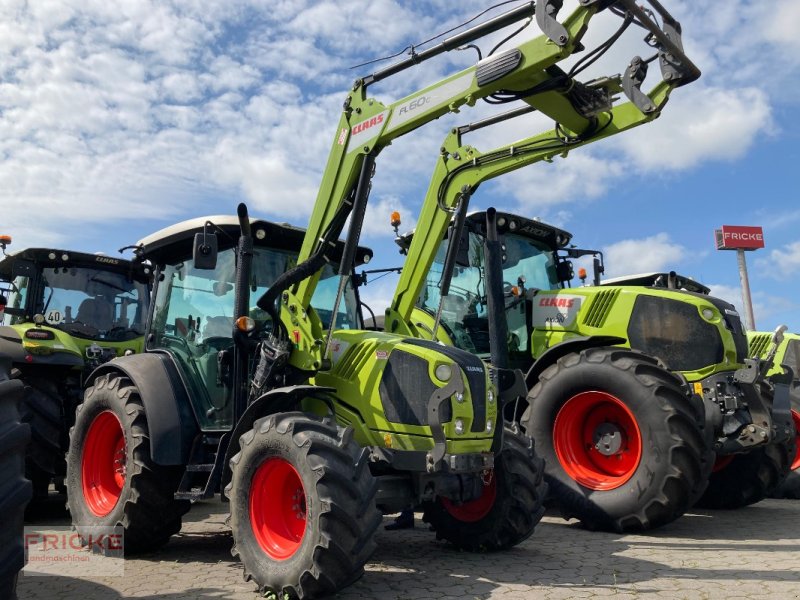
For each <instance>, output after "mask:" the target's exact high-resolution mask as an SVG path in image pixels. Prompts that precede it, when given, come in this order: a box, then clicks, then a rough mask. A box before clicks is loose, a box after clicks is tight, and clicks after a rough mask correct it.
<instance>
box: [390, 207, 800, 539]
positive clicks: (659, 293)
mask: <svg viewBox="0 0 800 600" xmlns="http://www.w3.org/2000/svg"><path fill="white" fill-rule="evenodd" d="M409 237H411V236H410V235H407V236H405V238H406V239H404V238H403V237H401V238H399V242H400V244H401V247H404V246H408V245H409V240H408V239H407V238H409ZM571 237H572V236H571V234H570V233H568V232H567V231H565V230H563V229H561V228H558V227H553V226H550V225H548V224H546V223H543V222H542V221H540V220H534V219H528V218H524V217H521V216H519V215H515V214H510V213H502V212H497V213H494V211H486V212H475V213H472V214H470V215H469V216H468V217H467V218H466V219H465V225H464V227H463V229H462V233H461V234H460V236H459V237H453V238H452V239H453V240H455V242H453V244H452V245H453V246H454V247H456V246H457V248H458V250H457V251H456V252H455V255H456V256H457V257H458V258H457V259H456V262H455V265H454V267H453V268H452V269H451V270H450V271H449V272H448V271H447V269H446V266H447V265H446V260H445V256H446V254H447V251H448V249H449V246H450V245H451V242H450V241H449V240H445V241H443V243H442V248H440V252H439V255H438V258H437V263H438V266H437V267H436V268H434V269H432V270H431V275H430V277H429V280H428V284H427V286H426V288H425V289H424V290H423V292H422V293H421V294H420V295H419V297H418V302H417V310H416V311H415V313H414V314H413V316H412V321H414V322H415V323H416V324H417V328H418V330H420V331H423V332H425V331H427V332H428V336H429V337H430V336H431V333H433V332H435V333H436V338H437V339H440V340H443V341H446V342H447V343H452V344H454V345H456V346H457V347H462V348H465V349H468V350H469V351H471V352H474V353H476V354H477V355H479V356H484V357H487V358H488V357H489V356H490V352H491V351H492V346H493V345H499V346H501V350H502V354H503V356H504V360H505V361H507V363H508V364H510V365H515V366H518V367H520V368H524V369H525V370H526V382H527V386H528V389H529V393H528V396H527V399H526V400H525V401H523V402H519V403H518V404H517V405H515V406H513V407H510V408H511V410H510V411H509V413H508V414H507V415H506V416H507V418H510V419H515V420H520V421H521V422H522V424H523V425H524V427H525V430H526V431H527V432H528V433H530V434H532V436H533V438H534V440H535V442H536V447H537V449H538V450H539V451H540V452H541V453H542V455H543V456H544V457H545V459H546V464H547V468H546V479H547V480H548V482H549V484H550V491H551V493H552V499H553V501H554V502H555V503H556V504H557V505H558V506H559V507H560V508H561V510H562V512H563V514H564V515H565V516H566V517H577V518H579V519H580V520H581V521H582V522H583V524H584V525H586V526H587V527H589V528H601V529H610V530H614V531H632V530H640V529H646V528H650V527H655V526H657V525H660V524H664V523H666V522H669V521H671V520H673V519H674V518H676V517H677V516H680V514H682V513H683V512H684V511H685V510H686V509H688V508H689V507H690V506H692V505H694V504H698V505H700V506H706V507H715V508H737V507H741V506H745V505H748V504H751V503H754V502H757V501H759V500H761V499H763V498H764V497H766V495H767V494H768V493H769V492H770V491H771V490H772V489H774V488H775V486H777V485H778V484H779V483H780V481H781V480H782V478H783V477H784V476H785V474H786V472H787V469H788V465H789V457H790V456H791V455H793V453H794V450H793V443H794V440H793V439H790V436H789V435H788V433H789V428H790V426H791V418H790V416H789V398H788V396H789V394H788V385H786V384H785V382H783V383H778V382H774V381H772V382H771V381H768V380H767V379H766V378H765V372H766V371H767V370H768V369H769V368H770V366H771V364H772V363H771V361H770V360H766V361H760V360H757V359H756V360H751V359H749V358H748V356H749V352H748V347H747V338H746V335H745V332H744V329H743V327H742V324H741V322H740V319H739V315H738V313H737V312H736V310H735V308H734V306H733V305H731V304H729V303H727V302H725V301H723V300H720V299H718V298H714V297H713V296H709V295H707V292H708V288H705V286H702V284H698V283H697V282H694V281H693V280H690V279H689V278H685V277H681V276H677V275H676V274H675V273H663V274H651V275H639V276H631V277H628V278H619V279H616V280H613V281H612V280H609V281H606V282H603V284H602V285H600V286H597V285H592V286H581V287H575V288H568V287H567V286H568V285H570V282H571V281H572V279H573V277H574V273H573V266H572V262H571V259H573V258H578V257H581V256H587V255H594V256H595V258H596V260H595V264H596V265H597V267H598V268H596V269H595V277H594V280H595V283H599V273H600V272H602V270H603V269H604V266H603V262H602V255H601V253H599V252H597V251H591V250H580V249H577V248H574V247H573V246H571V244H570V241H571ZM492 239H496V240H497V243H499V244H500V247H501V259H500V261H499V267H498V268H499V270H500V274H499V275H497V276H496V283H495V285H494V286H492V280H491V279H490V275H491V268H492V263H491V260H490V256H489V254H488V253H487V252H486V251H485V250H484V243H486V241H487V240H492ZM442 277H449V279H448V281H449V286H450V287H449V290H450V294H449V296H447V297H442V296H441V294H440V292H439V291H438V290H439V287H440V285H441V284H440V279H441V278H442ZM495 288H496V289H497V290H499V294H500V296H501V298H500V299H498V301H497V305H496V306H499V308H496V309H495V310H499V312H502V313H503V314H504V315H505V321H506V323H507V328H506V331H505V332H504V334H503V336H502V337H500V338H495V339H494V340H493V339H492V338H491V336H490V335H489V334H488V331H487V326H486V316H487V312H490V311H491V310H492V309H491V308H490V307H491V305H490V304H489V297H490V295H491V293H492V290H493V289H495ZM690 290H692V291H690ZM437 320H438V321H439V323H440V324H439V327H438V328H436V329H435V324H436V321H437ZM773 396H774V397H773ZM792 430H793V428H792ZM791 437H794V436H791Z"/></svg>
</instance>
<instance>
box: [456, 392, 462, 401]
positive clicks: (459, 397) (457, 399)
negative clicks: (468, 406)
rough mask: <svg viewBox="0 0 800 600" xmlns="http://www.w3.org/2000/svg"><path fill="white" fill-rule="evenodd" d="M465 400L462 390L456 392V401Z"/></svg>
mask: <svg viewBox="0 0 800 600" xmlns="http://www.w3.org/2000/svg"><path fill="white" fill-rule="evenodd" d="M463 401H464V394H462V393H461V392H456V402H463Z"/></svg>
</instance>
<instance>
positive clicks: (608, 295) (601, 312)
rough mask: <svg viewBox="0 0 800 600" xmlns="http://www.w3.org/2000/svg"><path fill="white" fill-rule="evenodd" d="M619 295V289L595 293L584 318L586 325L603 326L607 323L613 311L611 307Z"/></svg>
mask: <svg viewBox="0 0 800 600" xmlns="http://www.w3.org/2000/svg"><path fill="white" fill-rule="evenodd" d="M617 296H619V290H603V291H601V292H598V293H597V294H595V296H594V299H593V300H592V303H591V304H590V305H589V308H588V310H587V311H586V316H585V317H584V319H583V323H584V325H586V326H587V327H602V326H603V325H605V322H606V318H607V317H608V314H609V313H610V312H611V307H612V306H613V305H614V301H615V300H616V299H617Z"/></svg>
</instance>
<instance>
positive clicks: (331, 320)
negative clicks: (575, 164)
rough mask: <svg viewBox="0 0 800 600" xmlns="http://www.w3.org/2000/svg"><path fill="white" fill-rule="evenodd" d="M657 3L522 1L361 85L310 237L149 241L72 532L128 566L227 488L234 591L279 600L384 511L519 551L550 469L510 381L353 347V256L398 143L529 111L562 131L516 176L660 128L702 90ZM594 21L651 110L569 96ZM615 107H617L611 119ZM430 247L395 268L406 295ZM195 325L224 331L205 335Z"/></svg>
mask: <svg viewBox="0 0 800 600" xmlns="http://www.w3.org/2000/svg"><path fill="white" fill-rule="evenodd" d="M649 3H650V4H652V6H653V7H654V9H653V10H654V11H655V12H658V13H659V17H658V19H657V20H658V21H660V22H661V23H663V27H664V29H663V30H662V28H661V27H660V26H659V25H658V24H657V23H656V22H655V21H654V20H653V18H652V17H653V15H654V13H653V12H649V13H648V12H646V11H644V10H643V9H641V8H640V7H639V6H638V5H637V4H636V3H635V2H634V1H633V0H617V1H605V0H597V1H595V0H583V1H582V2H581V6H580V7H578V8H577V9H576V10H575V11H573V13H572V14H570V15H568V16H567V18H565V19H564V20H563V21H558V20H557V16H558V12H559V9H560V8H561V2H560V1H558V0H542V1H541V2H537V3H536V6H534V4H533V3H527V4H525V5H522V6H520V7H518V8H515V9H512V10H509V11H507V12H506V13H503V14H501V15H498V16H496V17H494V18H492V19H490V20H488V21H486V22H484V23H482V24H479V25H476V26H474V27H472V28H470V29H467V30H465V31H463V32H460V33H458V34H455V35H454V36H452V37H451V38H448V39H446V40H444V41H443V42H441V43H440V44H438V45H435V46H432V47H430V48H428V49H425V50H421V51H415V52H414V53H413V56H411V57H408V58H407V59H404V60H402V61H400V62H398V63H395V64H393V65H390V66H388V67H386V68H384V69H382V70H380V71H377V72H375V73H372V74H371V75H369V76H367V77H364V78H360V79H358V80H357V81H356V82H355V84H354V85H353V87H352V89H351V90H350V91H349V92H348V94H347V97H346V99H345V102H344V105H343V111H342V114H341V117H340V120H339V123H338V126H337V129H336V134H335V137H334V141H333V144H332V147H331V152H330V155H329V159H328V163H327V165H326V168H325V172H324V174H323V178H322V182H321V185H320V189H319V193H318V196H317V201H316V204H315V206H314V210H313V212H312V215H311V218H310V220H309V224H308V229H307V230H306V231H305V232H304V233H303V232H300V233H299V234H289V233H287V231H286V230H285V229H284V230H282V229H281V228H280V227H277V228H276V226H274V225H271V224H268V223H266V222H251V221H250V219H249V217H248V215H247V211H246V208H245V207H244V206H240V208H239V214H238V224H236V225H232V224H231V223H229V222H224V220H223V219H218V218H212V219H208V220H206V221H205V222H202V223H200V224H195V225H194V226H193V227H191V228H189V227H182V228H180V230H179V231H169V230H168V231H165V232H160V233H159V234H154V235H153V236H150V237H149V238H146V239H145V240H143V241H142V244H141V249H140V250H139V254H140V258H141V259H142V260H147V261H149V262H150V263H151V264H152V265H153V266H154V269H155V274H154V277H155V282H156V283H155V289H154V291H153V302H152V307H151V311H150V317H149V319H148V325H149V329H148V332H147V335H146V348H145V352H143V353H141V354H135V355H131V356H127V357H121V358H118V359H116V360H114V361H111V362H108V363H106V364H104V365H101V366H100V367H99V368H98V369H96V370H95V371H94V373H93V374H92V376H91V377H90V379H89V387H88V388H87V390H86V393H85V396H84V402H83V404H82V405H81V406H80V407H79V408H78V411H77V414H76V421H75V425H74V427H73V428H72V431H71V434H70V450H69V461H68V467H67V486H68V488H69V503H70V512H71V513H72V517H73V521H74V524H75V527H76V528H77V530H78V532H79V533H81V534H84V532H87V531H89V529H88V528H89V527H92V526H97V525H101V526H122V527H123V529H124V531H125V545H126V550H144V549H151V548H154V547H156V546H158V545H160V544H162V543H164V542H166V541H167V540H168V538H169V537H170V535H171V534H172V533H174V532H175V531H177V530H178V529H179V528H180V520H181V515H182V514H183V513H184V512H185V511H186V510H187V509H188V501H189V500H191V499H193V498H204V497H209V496H211V495H213V494H215V493H216V492H219V491H221V490H224V494H225V495H226V496H227V498H228V499H229V501H230V519H229V524H230V526H231V529H232V533H233V540H234V550H233V552H234V554H235V555H236V556H238V557H239V558H240V559H241V561H242V563H243V566H244V571H245V576H246V578H247V579H248V580H253V581H254V582H255V583H256V584H257V586H258V588H259V591H260V592H261V593H273V594H274V595H276V596H288V597H290V598H310V597H319V596H324V595H328V594H331V593H334V592H336V591H337V590H339V589H341V588H343V587H344V586H346V585H349V584H350V583H352V582H353V581H355V580H356V579H357V578H358V577H360V575H361V574H362V573H363V567H364V564H365V562H366V561H367V559H368V558H369V556H370V554H371V552H372V549H373V546H374V532H375V530H376V528H377V527H378V526H379V524H380V522H381V513H394V512H398V511H400V510H404V509H408V508H420V509H421V510H423V511H424V517H423V518H424V519H425V520H426V521H427V522H428V523H429V524H430V526H431V527H432V528H433V529H434V530H435V532H436V535H437V538H440V539H444V540H446V541H448V542H449V543H451V544H453V545H454V546H456V547H457V548H460V549H464V550H468V551H490V550H502V549H505V548H509V547H512V546H514V545H516V544H518V543H520V542H521V541H523V540H525V539H527V538H528V537H529V536H530V535H531V534H532V533H533V531H534V529H535V526H536V524H537V523H538V521H539V519H540V518H541V515H542V513H543V507H542V504H543V498H544V494H545V491H546V485H545V484H544V482H543V463H542V460H541V459H540V458H538V457H537V455H536V453H535V452H534V447H533V443H532V441H531V439H530V438H529V437H528V436H526V435H523V434H522V433H521V432H520V430H519V428H518V427H517V426H516V424H514V423H508V424H504V423H503V419H502V413H503V410H504V406H506V405H508V404H511V403H512V400H514V399H516V398H517V397H519V396H520V395H522V396H524V394H525V393H526V388H525V385H524V379H523V375H522V372H521V371H519V370H513V369H505V368H496V367H494V366H490V365H487V364H486V363H484V362H483V361H482V360H481V359H480V358H479V357H477V356H475V355H474V354H472V353H470V352H467V351H465V350H462V349H458V348H454V347H448V346H444V345H441V344H438V343H436V342H433V341H429V340H422V339H419V338H418V337H415V336H409V335H408V334H406V333H405V332H397V333H390V332H378V331H373V330H366V329H364V326H363V323H362V322H361V319H360V316H359V311H358V310H357V303H356V299H355V298H354V295H355V290H354V289H353V287H354V286H353V270H354V266H355V265H357V264H359V263H360V262H363V261H364V258H365V256H364V255H362V254H361V250H360V249H359V246H358V242H359V238H360V233H361V228H362V225H363V220H364V215H365V212H366V208H367V203H368V199H369V192H370V187H371V179H372V177H373V175H374V171H375V167H376V161H377V157H378V155H379V154H380V152H381V151H382V150H383V149H384V148H385V147H386V146H388V145H390V144H391V143H392V142H393V141H394V140H395V139H397V138H399V137H401V136H403V135H405V134H407V133H409V132H411V131H414V130H415V129H417V128H419V127H421V126H423V125H425V124H428V123H430V122H432V121H435V120H436V119H438V118H439V117H441V116H443V115H445V114H447V113H451V112H457V111H458V110H460V109H466V108H467V107H470V106H472V105H473V104H475V103H476V102H478V101H480V100H482V99H487V101H488V100H491V101H492V102H494V103H505V102H513V101H522V103H523V104H525V106H523V107H522V111H521V112H519V113H518V114H523V113H524V112H530V111H531V110H534V109H536V110H539V111H542V112H544V113H545V114H547V115H548V116H551V117H552V118H553V119H554V120H555V121H556V122H557V125H556V126H555V127H554V128H553V129H550V130H548V131H545V132H543V133H541V134H539V135H537V136H534V137H532V138H529V139H528V140H527V141H526V143H525V144H524V145H523V147H521V148H519V149H518V150H519V155H520V156H523V157H525V160H553V159H555V158H557V157H559V156H563V155H565V153H566V152H568V151H569V150H570V149H572V148H577V147H580V146H582V145H586V144H588V143H591V142H594V141H597V140H601V139H604V138H606V137H608V136H610V135H613V134H615V133H619V132H621V131H625V130H627V129H629V128H631V127H635V126H637V125H640V124H643V123H647V122H649V121H651V120H653V119H655V118H656V117H657V116H658V115H659V114H660V110H661V107H663V106H664V104H665V103H666V101H667V99H668V97H669V95H670V93H671V91H672V90H673V89H674V88H675V87H677V86H679V85H683V84H685V83H688V82H690V81H693V80H694V79H696V78H697V77H698V76H699V71H698V70H697V69H696V67H695V66H694V65H693V64H692V63H691V62H690V61H689V60H688V59H687V58H686V57H685V55H684V54H683V51H682V49H681V46H680V27H679V25H678V24H677V23H676V22H675V21H674V20H673V19H672V18H671V17H670V15H669V14H668V13H666V11H664V9H663V8H662V7H661V6H660V4H659V3H658V2H656V1H655V0H651V1H650V2H649ZM599 13H603V14H605V15H608V16H609V17H610V18H611V19H617V18H620V21H619V23H620V29H621V30H624V29H625V28H627V27H629V26H636V27H643V28H644V29H646V30H647V31H648V32H649V36H648V42H649V45H648V47H649V48H650V50H649V51H653V52H654V56H653V59H659V64H660V65H661V68H662V74H663V78H662V80H661V81H660V82H659V83H657V84H656V86H655V87H654V90H653V91H652V92H651V93H650V94H645V93H644V92H642V91H641V84H642V82H643V80H644V77H645V73H646V70H647V65H648V64H649V62H650V60H649V59H645V60H642V59H636V60H633V61H632V62H631V64H630V65H628V68H627V69H626V74H625V76H618V77H610V78H603V79H599V80H592V81H591V82H589V83H582V82H580V81H578V80H577V79H576V75H577V74H578V72H579V67H576V68H575V70H574V71H573V72H571V73H568V72H565V71H564V70H562V69H560V68H559V67H558V65H557V63H559V62H560V61H563V60H565V59H568V58H570V57H571V56H572V55H573V54H574V53H576V52H580V51H582V50H584V49H585V48H584V46H583V44H582V43H581V40H582V38H583V36H584V34H585V32H586V31H587V28H588V25H589V22H590V21H591V19H592V18H593V17H594V16H595V15H597V14H599ZM534 18H535V20H536V22H537V24H539V26H540V28H541V29H542V30H543V31H544V35H541V36H539V37H537V38H534V39H531V40H529V41H526V42H524V43H522V44H521V45H519V46H518V47H516V48H512V49H509V50H507V51H503V52H498V53H489V55H487V56H486V57H483V58H482V59H480V60H479V62H478V63H477V64H476V65H474V66H472V67H469V68H467V69H464V70H463V71H461V72H458V73H455V74H453V75H451V76H449V77H446V78H445V79H443V80H442V81H440V82H437V83H435V84H433V85H431V86H428V87H426V88H424V89H421V90H418V91H416V92H413V93H412V94H411V95H409V96H407V97H405V98H402V99H400V100H398V101H396V102H393V103H391V104H383V103H382V102H380V101H378V100H376V99H374V98H372V97H369V96H368V94H367V91H368V89H369V88H370V87H371V86H372V85H374V84H377V83H378V82H380V81H382V80H386V79H387V78H389V77H391V76H393V75H394V74H396V73H400V72H402V71H405V70H406V69H407V68H410V67H413V66H415V65H418V64H420V63H422V62H425V61H427V60H428V59H431V58H433V57H435V56H438V55H440V54H442V53H444V52H447V51H449V50H453V49H456V48H461V47H463V46H465V45H470V47H476V46H475V44H474V42H475V41H477V40H478V39H479V38H482V37H485V36H487V35H490V34H494V33H496V32H498V31H500V30H501V29H504V28H506V27H509V26H514V25H516V26H517V29H519V24H520V23H522V24H523V25H527V24H529V23H531V22H532V21H533V19H534ZM616 37H617V36H615V37H614V38H612V40H611V41H609V42H608V43H605V44H603V45H602V46H600V47H599V48H598V49H597V52H593V53H590V54H588V56H589V57H590V58H592V57H595V56H596V55H597V54H602V53H603V52H604V51H605V50H606V49H607V48H608V46H610V45H611V43H612V42H613V41H614V40H615V39H616ZM654 47H655V50H652V49H653V48H654ZM622 93H624V94H625V95H626V96H627V97H628V98H629V102H626V103H624V104H621V105H619V106H613V105H614V103H615V100H616V97H617V96H618V95H619V94H622ZM440 161H441V162H444V163H445V165H446V166H445V167H444V168H445V169H449V168H453V169H458V168H459V167H460V166H462V165H464V164H466V163H467V161H468V162H469V163H472V157H471V156H468V154H454V153H452V152H450V151H449V149H448V150H447V151H446V152H443V154H442V156H441V157H440ZM477 162H481V161H477ZM468 196H469V190H462V191H461V193H460V194H459V195H458V196H457V197H454V198H448V199H447V200H446V202H445V203H444V204H440V203H439V202H438V201H437V199H436V198H435V197H433V198H430V199H429V200H430V201H428V202H426V203H425V205H424V207H423V210H422V215H421V219H420V220H421V221H424V220H426V219H428V217H432V218H430V221H429V222H430V224H431V227H430V231H431V235H432V236H433V239H437V240H439V241H440V240H441V239H442V236H443V235H444V233H445V230H446V228H447V225H448V223H449V220H450V215H451V214H452V212H453V211H455V210H457V207H458V206H459V205H466V203H467V202H466V200H467V199H468ZM348 221H349V229H348V230H347V233H346V235H345V237H344V241H342V242H340V241H338V240H339V239H340V237H341V235H342V233H343V232H344V229H345V225H346V224H347V223H348ZM281 244H285V246H281ZM276 247H278V248H281V247H283V248H287V249H291V250H292V251H296V249H297V248H299V254H297V264H296V265H295V266H291V265H290V264H289V262H288V260H287V259H286V257H284V258H283V261H282V262H281V260H277V261H274V260H273V259H272V258H271V254H270V253H272V252H274V249H275V248H276ZM437 247H438V244H436V245H424V246H419V247H417V248H414V247H412V248H411V249H410V250H409V253H408V256H407V259H406V267H407V268H409V270H410V271H413V272H414V273H415V274H416V276H417V279H416V281H415V285H416V286H418V288H420V287H422V285H423V283H424V279H425V278H424V271H425V269H426V268H427V267H429V266H430V265H431V264H432V263H433V259H434V255H435V253H436V249H437ZM262 248H263V251H262ZM276 266H277V267H278V269H277V270H276V269H275V267H276ZM426 266H427V267H426ZM420 269H422V271H420ZM404 273H405V270H404ZM276 274H277V277H276ZM420 274H421V275H422V276H420ZM229 286H230V288H229ZM187 292H192V294H191V297H187ZM217 294H219V296H218V297H217ZM320 294H322V296H320ZM251 295H252V297H253V298H257V299H256V301H255V305H253V303H252V302H251ZM323 307H324V308H323ZM353 307H355V308H353ZM209 316H210V317H213V320H212V319H208V317H209ZM207 323H208V325H210V324H211V323H215V324H217V325H221V326H220V328H219V329H218V330H214V332H213V333H210V332H206V328H207V327H208V325H207ZM493 323H494V321H493V320H492V319H489V324H490V327H491V326H493ZM223 332H227V334H223Z"/></svg>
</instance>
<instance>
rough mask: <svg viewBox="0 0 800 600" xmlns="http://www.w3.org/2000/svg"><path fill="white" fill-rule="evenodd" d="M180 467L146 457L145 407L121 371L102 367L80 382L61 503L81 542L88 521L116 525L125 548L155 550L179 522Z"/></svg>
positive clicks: (183, 504) (182, 509) (184, 504)
mask: <svg viewBox="0 0 800 600" xmlns="http://www.w3.org/2000/svg"><path fill="white" fill-rule="evenodd" d="M182 474H183V468H182V467H180V466H161V465H157V464H156V463H154V462H153V460H152V458H151V457H150V437H149V428H148V426H147V415H146V414H145V412H144V406H143V405H142V401H141V398H140V396H139V391H138V389H137V388H136V386H135V385H134V384H133V382H131V380H130V379H128V378H127V377H125V376H123V375H120V374H117V373H111V374H106V375H101V376H100V377H98V378H97V379H96V380H95V382H94V384H93V385H92V386H91V387H89V388H88V389H87V390H86V395H85V399H84V402H83V404H81V405H79V406H78V409H77V412H76V415H75V426H74V427H72V429H71V430H70V446H69V454H68V455H67V504H68V506H69V510H70V513H71V514H72V523H73V525H74V526H75V529H76V530H77V531H78V533H79V534H80V535H81V538H82V539H83V541H84V543H86V537H87V536H88V535H89V534H90V533H92V530H91V529H90V528H92V527H98V526H104V527H122V528H123V530H124V536H125V537H124V541H125V553H126V554H127V553H135V552H145V551H149V550H154V549H156V548H159V547H160V546H163V545H164V544H166V543H167V541H168V540H169V538H170V536H172V535H173V534H175V533H178V531H180V528H181V517H182V516H183V515H184V514H185V513H186V512H187V511H188V510H189V507H190V504H189V501H187V500H175V498H174V493H175V491H176V490H177V488H178V484H179V483H180V479H181V476H182Z"/></svg>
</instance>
